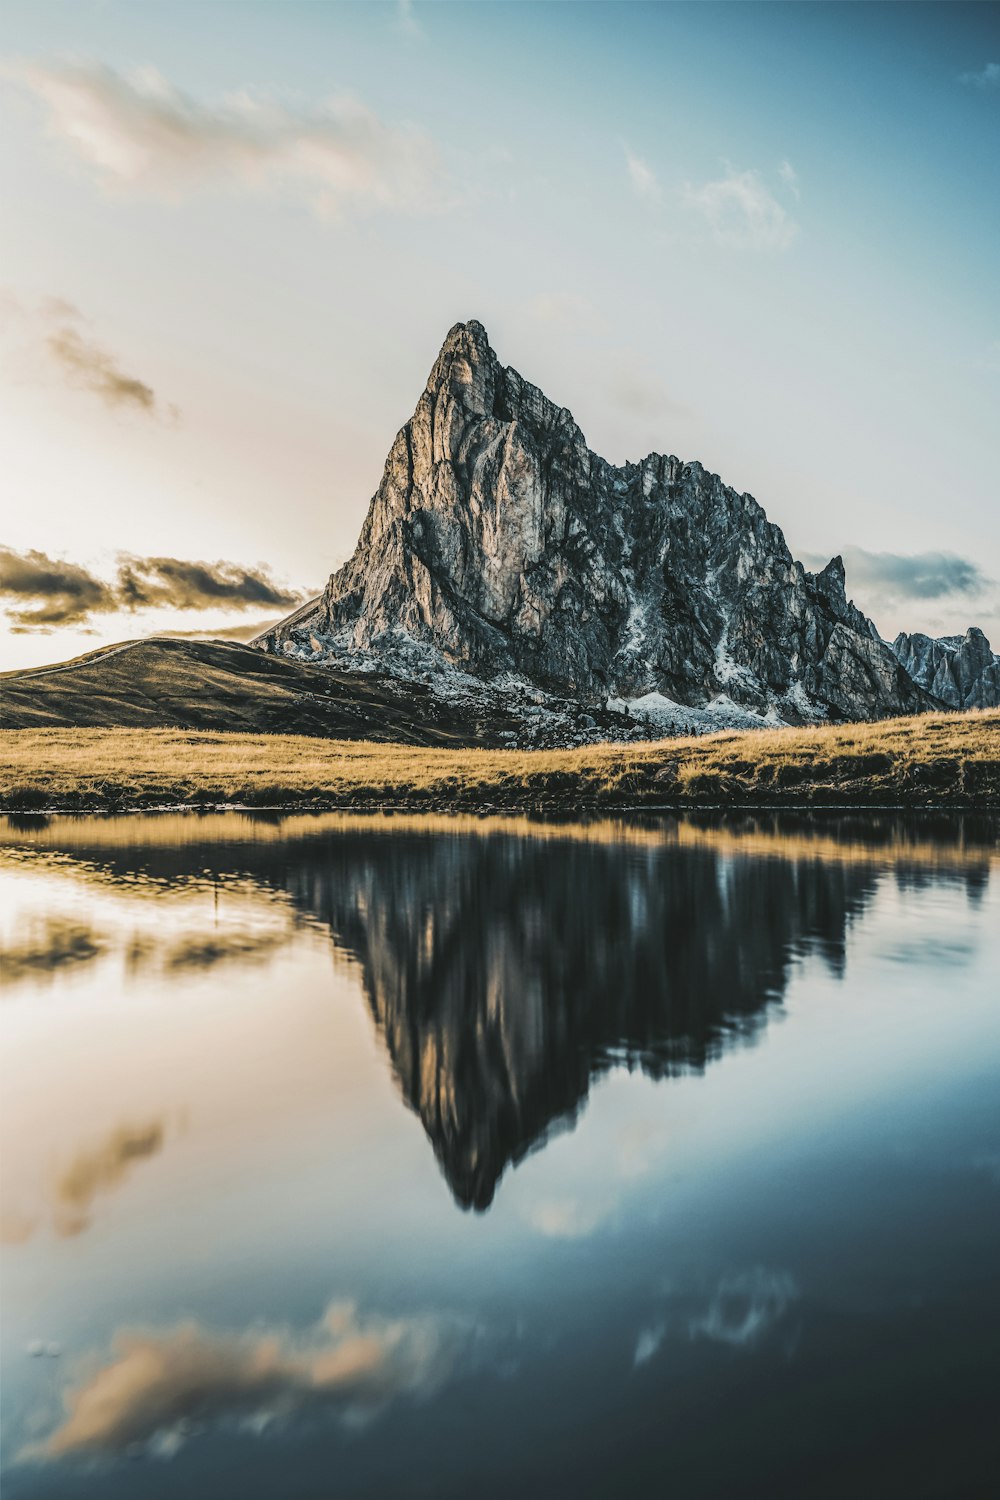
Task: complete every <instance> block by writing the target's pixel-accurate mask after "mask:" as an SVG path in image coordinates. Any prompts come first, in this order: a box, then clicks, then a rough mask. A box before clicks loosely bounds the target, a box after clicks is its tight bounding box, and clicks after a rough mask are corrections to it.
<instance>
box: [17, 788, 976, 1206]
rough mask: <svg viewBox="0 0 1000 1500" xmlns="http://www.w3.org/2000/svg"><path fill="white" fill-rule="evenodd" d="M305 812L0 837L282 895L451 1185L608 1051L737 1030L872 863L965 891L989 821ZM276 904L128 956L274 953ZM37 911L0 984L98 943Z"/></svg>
mask: <svg viewBox="0 0 1000 1500" xmlns="http://www.w3.org/2000/svg"><path fill="white" fill-rule="evenodd" d="M455 826H456V825H455V824H452V823H449V821H448V820H441V819H437V820H434V819H427V820H423V821H421V820H417V819H412V818H406V819H403V818H401V819H384V818H376V819H371V818H369V819H362V818H351V817H337V816H331V817H319V818H314V819H307V818H292V819H280V818H279V819H269V818H267V817H266V816H265V817H260V816H258V817H253V816H251V815H246V816H244V815H238V814H227V815H224V816H221V817H209V818H205V819H195V818H190V817H189V818H170V817H150V818H144V819H107V820H95V819H81V820H73V819H68V818H61V819H54V820H52V821H51V822H48V821H46V820H44V819H31V818H22V819H19V820H14V819H12V820H9V822H8V825H7V828H6V830H5V832H4V834H3V836H2V842H0V859H4V858H6V859H7V860H16V861H21V862H26V863H27V864H28V865H30V864H31V863H33V862H35V863H37V862H43V863H44V862H48V863H49V864H50V866H51V868H53V869H59V870H65V871H67V872H69V871H75V872H76V873H77V874H79V875H83V876H84V877H85V878H86V879H88V880H91V881H94V882H97V883H101V884H106V885H107V884H110V885H111V886H114V887H117V888H119V889H120V890H122V891H126V892H130V893H132V894H133V895H135V896H136V897H137V898H138V897H139V896H141V895H142V894H150V893H151V892H155V891H156V890H157V889H158V888H160V889H162V890H166V889H167V887H168V886H170V885H171V884H173V885H176V884H177V883H178V882H193V883H195V884H198V885H200V886H202V887H204V886H207V885H212V884H214V885H216V886H218V885H220V884H222V885H224V886H225V887H226V888H232V887H234V886H241V887H246V888H247V889H248V890H249V891H250V892H251V893H252V892H254V891H256V892H257V893H258V895H260V894H263V895H266V896H267V895H275V894H280V895H281V896H283V897H284V898H286V900H287V902H288V903H289V904H290V907H291V910H292V912H293V913H295V914H297V916H298V919H299V920H302V921H306V922H308V923H309V924H311V925H316V924H321V925H322V927H323V928H325V929H327V930H328V931H329V934H330V937H331V939H332V941H333V944H334V947H335V949H336V951H337V953H338V954H339V955H340V956H341V957H343V958H346V959H348V960H350V961H352V962H353V963H354V964H356V965H357V967H358V970H359V972H360V975H361V978H362V982H363V986H364V991H365V994H366V997H367V1000H368V1004H369V1007H370V1009H371V1013H372V1016H373V1018H374V1020H375V1023H376V1025H377V1027H378V1030H379V1032H380V1034H381V1036H382V1038H383V1039H384V1043H385V1046H386V1049H387V1052H388V1055H389V1058H390V1060H391V1064H392V1069H393V1073H394V1076H395V1078H396V1080H397V1082H398V1086H399V1089H400V1092H401V1094H402V1096H403V1099H404V1100H405V1102H406V1103H407V1105H408V1106H409V1107H410V1108H411V1109H413V1110H414V1111H415V1112H416V1113H417V1115H418V1116H419V1118H420V1120H421V1122H422V1124H423V1127H424V1129H425V1131H426V1133H427V1136H428V1139H429V1140H430V1142H431V1145H432V1146H433V1149H434V1152H435V1155H436V1157H437V1159H438V1161H439V1163H440V1165H441V1169H442V1171H443V1173H444V1176H445V1178H446V1180H447V1182H448V1185H449V1187H450V1189H451V1191H452V1193H453V1195H454V1197H455V1199H456V1201H457V1202H458V1203H459V1204H461V1205H462V1206H463V1207H471V1208H475V1209H478V1210H484V1209H486V1208H487V1207H488V1206H489V1205H490V1203H491V1202H492V1200H493V1197H494V1193H495V1191H496V1187H497V1184H498V1182H499V1180H500V1178H501V1177H502V1175H503V1173H504V1171H505V1170H506V1168H507V1167H508V1166H509V1165H510V1164H512V1163H515V1162H517V1161H518V1160H520V1159H521V1158H522V1157H524V1156H525V1154H526V1153H528V1152H529V1151H531V1150H533V1149H535V1148H537V1147H538V1146H539V1145H541V1144H542V1143H543V1142H544V1141H545V1139H546V1136H547V1134H548V1133H549V1131H550V1130H551V1129H552V1127H553V1126H554V1125H555V1124H565V1123H571V1122H572V1121H574V1120H575V1118H576V1116H577V1113H578V1111H579V1109H580V1107H581V1105H582V1103H583V1102H584V1101H585V1099H586V1097H587V1094H588V1090H589V1087H590V1082H591V1079H592V1078H593V1077H594V1076H595V1075H596V1074H599V1073H601V1072H602V1071H604V1070H606V1069H607V1068H609V1067H610V1066H612V1065H614V1064H624V1065H627V1066H628V1067H630V1068H634V1067H639V1068H641V1069H642V1070H643V1071H644V1072H645V1073H646V1074H648V1075H650V1076H651V1077H654V1078H662V1077H666V1076H669V1075H672V1074H676V1073H678V1072H682V1071H687V1070H701V1069H703V1068H704V1067H705V1066H706V1064H707V1063H709V1062H711V1061H712V1060H713V1059H714V1058H717V1057H719V1056H720V1055H721V1054H722V1053H723V1051H724V1050H725V1049H726V1048H728V1047H730V1046H733V1045H736V1044H740V1043H745V1042H748V1041H752V1040H753V1039H754V1038H755V1037H756V1036H757V1035H758V1033H759V1032H760V1031H761V1029H762V1028H763V1027H764V1026H765V1025H766V1024H767V1019H768V1014H769V1011H770V1009H771V1008H772V1007H774V1006H777V1005H780V1003H781V1001H782V998H783V996H784V993H785V990H786V987H787V985H788V982H789V978H790V975H791V974H792V972H793V970H794V968H795V966H796V964H798V963H799V962H801V960H802V959H803V958H804V957H805V956H807V955H810V954H812V955H818V956H820V957H821V958H822V959H823V960H824V961H825V963H826V965H827V966H828V968H829V971H830V972H831V973H832V974H834V975H840V974H841V973H842V971H843V965H844V955H845V941H846V937H847V934H848V931H849V929H850V927H851V924H852V923H854V922H856V921H857V920H858V919H859V917H861V916H862V914H863V913H864V911H865V909H866V907H867V905H868V904H869V902H870V901H871V899H872V897H873V895H874V893H875V892H876V890H877V889H878V888H879V885H880V883H881V882H882V881H884V880H885V879H887V878H891V879H893V880H895V881H896V882H897V883H900V884H903V885H907V884H909V885H919V884H921V882H924V881H926V880H928V879H931V878H933V879H941V878H947V879H952V880H957V881H960V882H961V883H963V884H964V886H965V888H966V890H967V892H968V896H969V899H971V900H976V899H977V898H978V897H979V896H980V895H981V894H982V892H983V890H984V889H985V886H986V883H987V882H988V880H989V877H990V872H991V867H992V865H993V863H994V860H995V857H996V829H995V825H994V824H993V823H991V822H990V820H977V819H971V818H970V819H965V820H963V821H962V823H961V825H960V832H959V834H958V837H956V824H955V820H949V822H948V824H947V825H937V824H935V823H934V821H933V820H928V821H926V822H925V823H923V824H920V823H914V820H913V819H909V820H906V821H902V820H900V821H896V820H893V819H891V818H889V819H882V820H880V821H874V820H872V821H869V822H866V823H864V824H859V823H858V822H857V821H855V820H849V819H840V820H838V819H835V818H824V819H820V820H815V821H810V820H795V819H789V818H781V817H775V818H770V819H753V820H744V821H742V822H741V823H737V824H734V823H732V822H726V823H720V824H719V825H718V826H715V825H713V824H712V822H711V821H706V820H702V821H700V822H699V821H695V820H685V821H682V822H677V821H675V820H663V821H648V822H645V823H632V824H621V825H616V824H596V825H592V826H589V827H588V826H586V825H584V826H568V827H560V825H558V824H556V825H552V824H549V825H532V824H530V823H528V822H526V821H525V820H482V821H478V822H477V821H475V820H472V819H464V820H462V821H461V824H460V825H459V826H460V827H461V832H460V833H457V834H456V833H453V832H452V829H453V828H454V827H455ZM293 930H294V927H293V925H289V924H288V923H284V924H282V922H280V921H279V922H272V924H271V926H270V927H268V926H262V925H260V923H256V924H252V925H248V924H247V923H246V922H245V923H244V925H243V926H242V927H240V928H237V929H235V930H230V931H229V932H223V933H220V932H219V931H218V930H212V931H208V932H205V933H204V934H202V935H200V936H199V935H198V934H194V935H192V934H187V935H185V936H184V937H183V938H180V939H176V938H175V939H174V940H173V942H172V944H171V943H169V942H168V941H167V940H166V939H164V941H163V943H162V944H161V945H160V946H159V948H157V946H156V944H155V943H151V940H150V939H149V937H148V936H147V937H144V938H142V939H135V940H133V942H132V946H131V948H130V951H129V954H128V958H129V962H130V964H131V965H132V966H133V968H135V967H141V965H143V964H157V963H158V964H159V965H160V967H161V968H165V969H171V968H182V967H184V966H190V967H202V968H209V967H213V966H215V965H218V964H221V963H226V962H231V961H234V960H236V961H240V962H251V963H252V962H254V961H256V960H257V959H263V958H265V957H268V956H270V955H272V954H273V953H274V951H275V949H276V948H278V947H280V946H281V944H282V943H283V942H285V941H287V940H289V937H290V935H291V933H292V931H293ZM105 947H106V940H105V938H104V937H103V936H102V935H101V934H100V933H97V932H87V931H86V930H85V929H81V928H80V927H79V925H78V924H76V925H74V924H73V923H69V922H67V921H66V920H65V919H63V918H58V917H56V918H53V919H52V922H51V930H50V931H48V933H47V934H46V932H45V931H43V932H41V933H40V934H36V935H35V936H34V938H33V937H32V936H31V935H30V934H29V935H28V936H27V937H23V938H22V939H21V941H20V942H19V943H18V944H17V945H15V946H12V947H11V948H10V950H9V951H8V953H7V955H6V958H7V962H6V966H5V968H6V977H7V979H8V981H9V982H12V981H16V980H17V979H19V978H22V977H23V976H24V975H25V974H33V975H35V976H38V975H45V974H50V973H52V972H53V971H55V970H57V969H59V968H60V967H63V966H73V967H78V966H80V965H81V964H85V963H87V962H88V961H91V960H95V959H97V958H99V957H100V956H101V955H102V953H103V952H104V951H105Z"/></svg>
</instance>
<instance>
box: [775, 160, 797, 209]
mask: <svg viewBox="0 0 1000 1500" xmlns="http://www.w3.org/2000/svg"><path fill="white" fill-rule="evenodd" d="M778 176H779V177H780V178H781V180H782V182H783V183H784V184H785V186H786V188H787V189H788V191H789V192H790V193H792V194H794V196H795V198H796V199H798V198H801V196H802V194H801V192H800V191H799V174H798V172H796V170H795V168H794V167H793V166H792V164H791V162H790V161H789V160H788V158H787V157H786V158H785V160H784V161H783V162H782V163H781V165H780V167H779V168H778Z"/></svg>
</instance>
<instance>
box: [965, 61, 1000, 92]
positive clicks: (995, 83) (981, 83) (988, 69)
mask: <svg viewBox="0 0 1000 1500" xmlns="http://www.w3.org/2000/svg"><path fill="white" fill-rule="evenodd" d="M958 81H959V83H964V84H965V85H966V86H967V87H971V88H976V89H1000V63H995V62H988V63H987V64H986V66H985V67H984V68H980V69H979V72H978V73H960V74H959V78H958Z"/></svg>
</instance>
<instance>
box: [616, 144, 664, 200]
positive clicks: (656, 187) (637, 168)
mask: <svg viewBox="0 0 1000 1500" xmlns="http://www.w3.org/2000/svg"><path fill="white" fill-rule="evenodd" d="M625 168H626V171H627V173H628V180H629V184H630V186H631V188H632V191H633V193H635V195H636V197H637V198H645V199H646V201H647V202H649V203H655V202H657V200H658V199H659V197H660V183H659V179H658V178H657V176H656V173H655V172H654V171H653V169H652V167H651V166H650V165H649V163H648V162H645V161H643V159H642V157H641V156H636V155H635V153H634V152H633V151H630V150H629V148H628V147H627V146H626V147H625Z"/></svg>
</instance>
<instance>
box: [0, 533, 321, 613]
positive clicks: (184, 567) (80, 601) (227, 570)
mask: <svg viewBox="0 0 1000 1500" xmlns="http://www.w3.org/2000/svg"><path fill="white" fill-rule="evenodd" d="M303 597H304V595H303V594H302V593H301V592H296V591H294V590H291V589H288V588H285V587H284V586H283V585H281V584H279V583H277V582H276V581H275V580H274V579H273V578H272V577H271V575H270V573H269V572H268V570H267V569H266V568H264V567H256V568H250V567H244V566H242V565H241V564H239V563H229V562H214V563H209V562H193V561H184V560H182V559H180V558H176V557H134V556H132V555H130V554H121V556H120V559H119V563H118V571H117V574H116V576H115V578H114V579H113V580H111V581H108V580H105V579H103V578H98V577H97V576H96V575H95V574H93V573H91V572H90V571H89V570H88V569H87V568H84V567H82V566H81V565H80V564H78V563H71V562H65V561H63V560H57V559H55V558H51V557H49V556H48V554H47V553H44V552H36V551H29V552H15V551H14V550H13V549H12V548H10V547H3V546H0V600H9V601H12V603H7V604H6V605H5V606H4V607H5V609H6V611H7V615H8V617H9V619H10V620H11V621H12V622H13V624H14V626H15V628H16V629H18V630H20V631H28V630H48V629H51V628H52V627H54V626H60V625H83V624H85V623H86V622H87V621H88V620H89V619H90V618H91V617H92V616H93V615H97V614H110V613H112V612H114V611H117V610H129V611H134V610H138V609H152V608H165V609H175V610H188V609H212V608H224V609H231V610H245V609H260V608H268V607H270V608H272V609H289V608H290V607H291V606H292V605H294V604H298V603H299V602H300V600H301V599H302V598H303Z"/></svg>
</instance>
